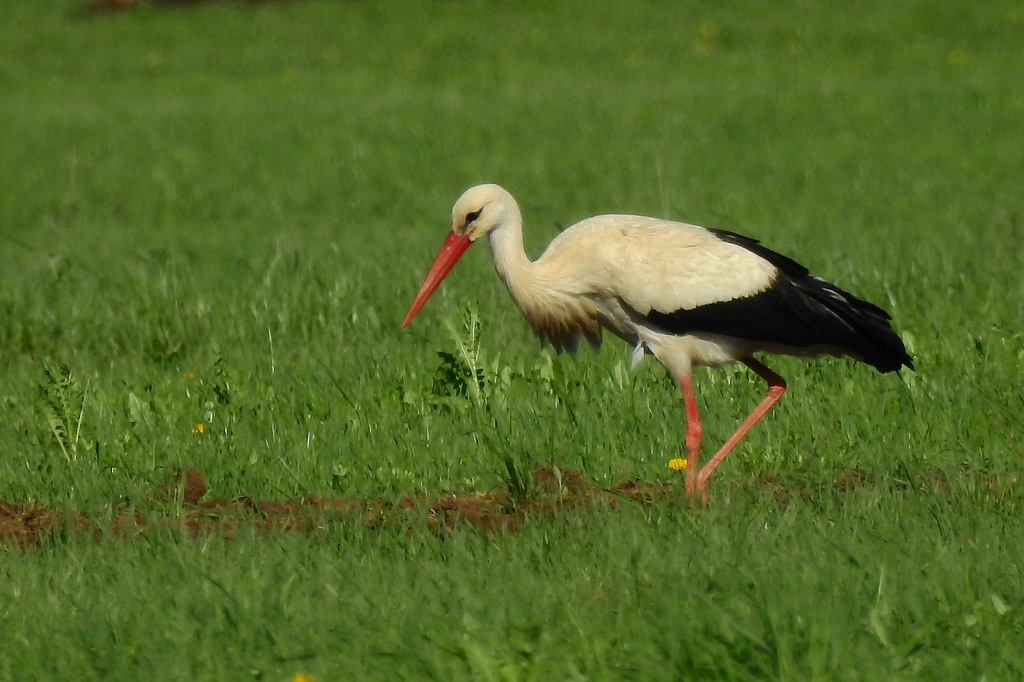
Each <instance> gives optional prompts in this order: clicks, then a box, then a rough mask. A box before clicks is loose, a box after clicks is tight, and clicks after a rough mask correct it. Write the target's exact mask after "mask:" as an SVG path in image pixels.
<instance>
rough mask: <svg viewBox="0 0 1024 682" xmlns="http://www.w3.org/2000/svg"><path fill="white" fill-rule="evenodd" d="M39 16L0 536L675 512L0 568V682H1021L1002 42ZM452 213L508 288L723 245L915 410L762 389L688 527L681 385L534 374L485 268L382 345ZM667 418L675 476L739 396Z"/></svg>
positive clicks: (1, 286)
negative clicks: (549, 481)
mask: <svg viewBox="0 0 1024 682" xmlns="http://www.w3.org/2000/svg"><path fill="white" fill-rule="evenodd" d="M74 6H75V3H73V2H70V1H62V2H51V3H19V2H13V1H12V0H0V373H2V376H3V382H2V384H0V500H5V501H7V502H8V503H11V504H18V505H21V504H26V503H29V502H33V503H37V504H39V505H45V506H47V507H50V508H54V509H59V510H68V511H71V510H82V511H86V512H88V513H89V514H90V517H91V518H92V519H93V520H94V523H96V524H97V525H98V526H99V527H100V528H106V529H108V530H109V527H110V526H111V525H112V524H113V523H114V521H113V519H114V517H115V516H116V514H117V513H119V512H125V510H128V511H130V512H132V513H134V512H135V511H137V512H138V513H139V514H141V515H143V516H147V517H160V518H165V517H166V516H167V515H171V516H173V515H174V514H175V513H180V512H181V508H180V504H179V505H177V506H176V504H175V502H174V501H173V500H172V501H166V500H165V501H162V502H161V501H156V500H154V491H156V490H158V485H159V483H160V482H162V481H166V480H168V479H169V478H170V477H171V475H172V474H173V473H174V472H176V471H179V470H184V469H199V470H201V471H202V472H203V473H204V474H205V476H206V478H207V480H208V482H209V486H210V493H209V495H210V496H216V497H233V496H242V495H246V496H253V497H260V498H269V499H276V500H286V499H293V498H296V497H299V496H301V495H324V496H337V497H348V496H356V497H359V498H364V499H368V498H382V499H390V500H398V499H400V498H401V497H402V496H404V495H406V494H409V493H412V494H424V495H443V494H445V493H448V492H453V491H463V492H471V491H487V490H493V489H495V488H500V487H501V486H503V485H507V484H509V483H510V481H511V480H512V479H514V475H513V474H511V473H510V471H513V472H517V473H519V474H522V473H523V472H527V473H528V472H529V471H530V470H532V469H534V468H536V467H541V466H549V465H557V466H561V467H566V468H569V469H577V470H579V471H581V472H582V473H583V475H584V476H585V477H586V478H587V480H589V481H591V482H593V483H594V484H596V485H599V486H612V485H615V484H616V483H617V482H619V481H622V480H630V479H635V480H639V481H642V482H644V483H645V484H650V485H652V486H658V485H660V484H662V483H665V484H668V485H669V489H667V490H666V491H665V492H663V493H660V494H658V495H656V496H655V497H654V500H653V502H652V503H651V504H649V505H644V504H639V503H628V502H627V503H623V504H619V505H616V506H615V507H614V508H606V507H604V506H600V505H595V506H594V507H593V508H584V509H574V510H567V511H565V512H564V513H560V514H557V515H555V516H554V517H553V518H548V517H543V518H541V517H538V518H524V519H522V520H521V522H520V523H519V524H518V531H517V532H515V533H503V532H498V533H494V532H484V531H482V530H478V529H475V528H472V527H465V528H459V529H456V531H455V532H454V533H452V534H450V535H448V534H438V533H436V532H433V531H431V530H429V529H428V528H427V524H426V522H425V521H424V520H423V519H417V518H415V517H414V518H411V519H410V520H409V523H408V527H407V528H405V529H404V530H393V529H387V528H385V529H377V530H373V529H368V528H366V527H364V526H363V524H361V523H359V522H356V521H353V520H352V519H348V518H338V519H336V520H334V521H331V522H328V523H326V524H325V527H324V528H323V529H322V530H320V531H317V532H309V533H270V534H256V533H248V534H247V533H238V534H236V535H235V536H234V537H233V538H231V539H227V538H224V537H220V536H212V537H204V538H198V539H197V538H193V537H190V536H189V535H188V534H187V533H185V532H179V531H177V530H175V529H174V527H173V526H170V525H164V526H161V525H159V524H154V525H153V526H152V528H151V530H150V531H147V532H143V533H138V534H134V535H131V536H130V537H128V536H121V537H115V536H114V534H113V533H111V532H106V531H105V532H103V533H102V537H101V539H99V540H98V541H97V540H94V539H92V537H91V536H89V537H87V536H84V535H80V534H75V533H70V532H69V533H58V534H56V535H55V536H54V537H53V538H47V539H46V540H45V541H44V542H43V543H42V545H40V546H31V547H20V546H19V545H17V544H16V543H13V542H10V543H8V544H7V545H5V546H4V549H3V550H0V679H4V680H7V679H10V680H14V679H18V680H32V679H40V680H44V679H45V680H55V679H65V680H71V679H75V680H88V679H104V680H137V679H140V678H141V679H151V680H177V679H181V680H186V679H187V680H213V679H218V680H219V679H225V680H236V679H237V680H246V679H257V680H292V679H294V678H295V676H296V675H302V674H304V675H311V676H313V677H314V678H315V679H317V680H343V679H380V680H384V679H387V680H394V679H403V678H404V679H443V680H451V679H485V680H531V679H533V680H561V679H643V680H672V679H728V680H759V679H778V680H810V679H816V680H836V679H849V680H880V679H920V680H933V679H985V680H1008V679H1020V678H1021V677H1024V653H1022V649H1021V647H1020V642H1021V641H1024V596H1022V595H1024V518H1022V514H1024V494H1022V490H1021V484H1020V482H1019V479H1018V477H1019V475H1020V473H1021V471H1022V469H1024V462H1022V458H1024V429H1022V424H1024V399H1022V397H1021V395H1022V394H1021V386H1022V385H1024V350H1022V349H1024V331H1022V324H1021V323H1022V320H1024V274H1022V273H1024V249H1022V245H1024V191H1022V179H1024V84H1022V83H1024V80H1022V79H1021V74H1022V73H1024V50H1022V49H1021V46H1022V45H1024V4H1021V2H1019V1H1016V0H1015V1H1007V2H1002V1H999V2H992V3H987V4H975V5H971V6H970V7H968V6H967V5H963V4H955V3H931V2H915V1H912V0H897V1H896V2H871V1H865V2H853V3H845V4H834V3H806V2H798V1H792V2H779V3H771V4H770V11H766V9H768V8H769V5H766V4H764V3H754V2H737V3H729V4H723V3H718V2H695V3H686V4H685V5H681V4H675V3H657V2H637V3H627V2H611V1H604V0H601V1H594V0H588V1H586V2H583V1H572V2H565V3H558V4H553V3H541V2H523V3H513V2H474V1H467V2H456V1H450V0H445V1H440V2H426V1H419V2H414V1H412V0H393V1H389V2H369V1H366V2H363V1H355V2H340V1H336V2H331V1H327V0H321V1H315V0H308V1H304V2H294V3H281V4H278V3H266V4H259V5H255V6H250V5H248V4H245V3H230V2H225V3H220V4H215V5H211V6H204V7H197V8H192V9H187V10H186V9H178V10H175V9H168V8H163V9H161V8H157V7H153V6H150V5H148V4H144V3H143V4H140V5H139V6H137V7H136V8H134V9H132V10H131V11H128V12H125V13H122V14H118V15H112V16H96V17H89V18H76V17H73V16H71V15H69V13H68V10H69V9H71V8H73V7H74ZM480 182H499V183H501V184H502V185H504V186H505V187H507V188H508V189H509V190H510V191H511V192H512V193H513V194H514V195H516V196H517V198H518V199H519V201H520V204H521V206H522V209H523V213H524V219H525V222H526V233H527V234H526V242H527V250H528V251H530V252H531V254H532V255H537V254H539V253H540V251H541V249H542V248H543V246H544V244H546V243H547V241H548V240H549V239H550V238H551V237H552V236H554V235H555V234H557V232H558V231H559V230H560V229H562V228H564V227H566V226H567V225H569V224H572V223H573V222H575V221H577V220H579V219H581V218H584V217H586V216H589V215H594V214H598V213H607V212H619V213H621V212H629V213H641V214H650V215H657V216H662V217H668V218H673V219H680V220H686V221H689V222H695V223H698V224H703V225H707V226H710V227H719V228H724V229H729V230H734V231H737V232H740V233H743V234H749V235H751V236H755V237H758V238H760V239H762V240H763V241H764V242H765V243H766V244H767V245H768V246H770V247H772V248H774V249H777V250H779V251H782V252H783V253H786V254H788V255H791V256H793V257H795V258H796V259H797V260H799V261H801V262H803V263H805V264H806V265H808V266H809V267H811V268H812V270H813V271H815V272H816V273H818V274H821V275H823V276H826V277H828V278H829V279H830V280H832V281H834V282H836V283H837V284H838V285H840V286H841V287H843V288H845V289H848V290H851V291H853V292H856V293H857V294H859V295H861V296H863V297H865V298H868V299H869V300H872V301H875V302H877V303H879V304H880V305H882V306H883V307H885V308H886V309H888V310H889V311H890V312H891V313H892V314H893V317H894V323H895V326H896V328H897V329H898V330H899V331H900V333H901V335H902V337H903V338H904V340H905V342H906V344H907V346H908V348H909V349H910V351H911V353H912V355H913V356H914V359H915V364H916V367H917V371H916V372H904V373H903V374H902V375H900V376H896V375H885V376H882V375H879V374H877V373H875V372H874V371H873V370H871V369H870V368H868V367H865V366H863V365H858V364H856V363H854V362H852V361H849V360H836V359H823V360H820V361H817V362H814V363H807V362H804V361H801V360H797V359H792V358H776V359H769V364H771V366H772V367H773V368H775V369H776V370H778V371H779V372H780V373H782V374H783V375H784V376H786V377H787V379H788V380H789V387H790V390H789V392H788V393H787V394H786V397H785V398H784V399H783V401H782V402H781V403H780V404H779V405H778V406H777V407H776V409H775V410H774V411H773V412H772V413H771V414H770V415H769V416H768V417H767V418H766V419H765V420H764V422H763V423H761V424H759V425H758V427H757V428H756V429H755V430H754V431H752V432H751V434H750V435H749V436H748V438H747V439H746V440H745V441H744V442H743V443H742V445H741V446H740V447H739V448H738V449H737V450H736V451H735V452H734V453H733V454H732V455H731V456H730V457H729V459H727V460H726V462H725V464H724V465H723V466H722V467H721V468H720V469H719V471H718V473H716V475H715V477H714V478H713V479H712V482H711V486H710V492H711V498H712V499H711V503H710V504H709V505H708V506H707V507H706V508H703V509H700V510H697V511H693V512H691V511H690V507H689V505H688V504H687V501H686V499H685V497H684V496H683V495H682V493H681V490H680V488H681V479H680V478H679V477H678V476H677V475H675V474H674V473H673V472H670V471H669V470H668V468H667V467H666V463H667V461H668V460H669V459H670V458H672V457H676V456H680V455H681V452H682V445H683V437H684V434H685V423H684V420H683V410H682V403H681V400H680V399H679V395H678V388H677V387H676V386H675V385H674V384H673V382H672V380H671V378H670V377H669V376H668V375H667V374H666V373H665V371H664V369H662V368H661V366H660V365H658V364H657V363H656V362H651V361H649V362H648V363H646V364H645V365H644V366H643V367H642V368H641V369H640V370H639V371H637V372H631V371H630V370H629V349H628V348H626V347H625V346H624V345H623V344H621V343H620V342H618V341H617V340H615V339H613V338H609V339H608V340H607V341H606V343H605V347H604V348H603V349H602V351H601V352H600V353H597V354H595V353H592V352H590V351H589V350H587V351H585V352H581V353H580V354H579V355H578V356H577V357H570V356H557V355H555V354H553V353H551V352H550V351H549V350H541V349H539V347H538V344H537V342H536V340H535V339H534V338H533V337H532V336H531V334H530V332H529V330H528V327H527V325H526V324H525V322H524V321H523V320H522V319H521V317H520V315H519V313H518V312H517V311H516V310H515V308H514V306H513V304H512V302H511V300H510V299H509V297H508V295H507V293H506V292H505V291H504V290H503V287H502V285H501V283H500V282H499V281H498V279H497V278H496V277H495V275H494V272H493V267H492V265H491V263H490V258H489V254H488V253H487V250H486V248H484V247H478V248H477V249H474V250H473V252H472V253H470V254H469V255H467V257H466V258H465V259H464V263H462V264H461V265H460V268H459V269H458V270H457V271H456V272H455V273H453V275H452V276H451V277H450V278H449V280H448V283H447V284H446V285H445V287H444V288H443V289H442V290H441V291H439V293H438V294H437V295H436V296H435V298H434V299H433V300H432V301H431V302H430V304H429V305H428V306H427V307H426V309H425V310H424V311H423V313H421V314H420V316H419V317H418V318H417V320H416V322H415V324H414V325H412V326H411V327H410V329H408V330H400V329H399V327H398V325H399V321H400V320H401V317H402V314H403V313H404V311H405V308H406V306H407V305H408V303H409V301H410V300H411V298H412V296H413V294H414V293H415V291H416V289H417V287H418V286H419V284H420V281H421V278H422V276H423V275H424V274H425V271H426V268H427V266H428V265H429V263H430V260H431V258H432V257H433V254H434V252H435V250H436V248H437V247H438V246H439V245H440V242H441V240H442V239H443V237H444V235H445V232H446V230H447V229H448V215H449V210H450V206H451V204H452V202H453V201H454V200H455V199H456V198H457V197H458V195H459V194H460V193H461V191H462V190H463V189H465V188H466V187H468V186H470V185H473V184H477V183H480ZM473 376H477V377H478V378H479V380H478V381H476V382H474V381H473V380H472V378H470V379H468V380H467V378H466V377H473ZM696 385H697V391H698V398H699V402H700V407H701V410H702V411H703V415H704V416H705V440H706V443H705V448H706V449H709V448H711V447H712V446H713V445H714V444H717V443H719V442H721V441H722V440H723V439H724V438H725V437H727V436H728V435H729V434H730V433H731V430H732V429H733V428H735V425H736V423H737V421H738V420H739V419H741V418H742V417H743V416H744V415H745V414H746V413H747V412H748V411H749V410H750V408H751V407H752V406H753V405H754V404H755V403H756V401H757V400H758V399H759V398H760V397H761V395H762V392H763V384H762V383H761V382H760V381H759V380H758V379H757V378H756V377H754V376H752V375H750V374H749V372H746V371H745V370H743V369H742V368H727V369H724V370H717V371H707V370H699V371H698V373H697V377H696ZM848 481H858V483H857V484H856V485H844V482H848ZM526 494H527V495H528V494H529V491H527V492H526ZM179 502H180V500H179ZM300 679H301V678H300Z"/></svg>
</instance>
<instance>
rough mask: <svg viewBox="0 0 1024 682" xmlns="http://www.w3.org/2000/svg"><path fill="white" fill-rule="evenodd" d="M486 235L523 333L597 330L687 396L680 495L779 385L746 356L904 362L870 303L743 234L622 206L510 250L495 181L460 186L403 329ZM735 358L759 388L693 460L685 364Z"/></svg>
mask: <svg viewBox="0 0 1024 682" xmlns="http://www.w3.org/2000/svg"><path fill="white" fill-rule="evenodd" d="M484 235H486V236H487V237H488V238H489V240H490V243H491V252H492V254H493V256H494V266H495V268H496V269H497V271H498V276H499V277H501V280H502V281H503V282H504V283H505V286H507V287H508V290H509V293H510V294H511V295H512V299H513V300H514V301H515V303H516V306H517V307H518V308H519V310H520V311H521V312H522V313H523V316H524V317H526V319H527V321H528V322H529V323H530V325H531V326H532V327H533V330H534V332H536V334H537V335H538V336H539V337H540V338H541V339H542V340H543V341H548V342H550V343H551V345H552V346H554V347H555V348H556V349H557V350H558V351H559V352H560V351H562V350H568V351H570V352H574V351H575V350H576V347H577V345H578V344H579V340H580V338H581V337H583V338H585V339H586V340H587V341H589V342H590V344H591V345H592V346H593V347H594V348H595V349H596V348H598V347H599V346H600V344H601V328H602V327H604V328H605V329H607V330H609V331H610V332H612V333H613V334H615V335H616V336H618V337H619V338H621V339H623V340H624V341H625V342H626V343H628V344H630V345H632V346H633V347H634V351H633V362H634V365H636V364H637V363H639V362H640V360H642V359H643V356H644V354H646V353H650V354H652V355H654V357H656V358H658V360H659V361H661V363H662V364H663V365H665V367H666V368H668V370H669V371H670V372H671V373H672V375H673V376H674V377H675V378H676V380H677V381H678V382H679V385H680V388H681V389H682V392H683V401H684V403H685V406H686V422H687V429H686V451H687V474H686V492H687V494H688V495H690V496H693V495H694V494H700V495H701V496H702V498H703V499H705V500H706V499H707V492H706V485H707V480H708V477H710V476H711V474H712V473H713V472H714V471H715V469H716V468H717V467H718V465H719V464H721V463H722V460H723V459H725V456H726V455H727V454H729V451H730V450H732V449H733V448H734V447H735V446H736V444H737V443H738V442H739V441H740V439H742V438H743V436H744V435H746V433H747V431H749V430H750V428H751V427H752V426H753V425H754V424H755V423H757V421H758V420H759V419H761V417H763V416H764V415H765V413H766V412H768V410H769V409H770V408H771V407H772V405H774V404H775V403H776V402H778V400H779V398H780V397H782V394H783V392H785V390H786V382H785V380H783V378H782V377H781V376H779V375H778V374H776V373H775V372H773V371H772V370H770V369H769V368H768V367H766V366H765V365H764V364H762V363H761V362H760V361H758V360H756V359H754V353H756V352H759V351H767V352H770V353H785V354H788V355H800V356H811V357H814V356H819V355H824V354H827V355H836V356H841V355H848V356H851V357H853V358H855V359H857V360H860V361H862V362H866V363H867V364H869V365H871V366H873V367H875V368H876V369H877V370H879V371H880V372H892V371H896V370H899V369H900V368H901V367H902V366H903V365H906V366H907V367H911V368H912V367H913V365H912V363H911V359H910V356H909V355H908V354H907V351H906V348H904V346H903V342H902V341H901V340H900V337H899V336H897V335H896V333H895V332H894V331H893V329H892V327H890V326H889V319H890V318H889V315H888V314H887V313H886V312H885V311H884V310H882V309H881V308H879V307H877V306H875V305H873V304H871V303H868V302H867V301H863V300H861V299H858V298H856V297H854V296H852V295H850V294H848V293H846V292H845V291H843V290H842V289H840V288H839V287H837V286H835V285H833V284H830V283H828V282H826V281H825V280H823V279H821V278H820V277H815V276H813V275H811V274H809V273H808V271H807V268H805V267H803V266H802V265H800V264H798V263H796V262H795V261H793V260H791V259H789V258H787V257H786V256H783V255H781V254H778V253H776V252H774V251H771V250H769V249H767V248H765V247H764V246H761V245H760V244H759V243H758V241H757V240H756V239H751V238H749V237H743V236H741V235H738V234H734V233H732V232H726V231H723V230H711V229H706V228H703V227H697V226H696V225H687V224H685V223H679V222H673V221H669V220H659V219H657V218H646V217H642V216H634V215H602V216H596V217H594V218H588V219H586V220H583V221H581V222H579V223H576V224H575V225H573V226H572V227H569V228H568V229H566V230H565V231H563V232H562V233H561V234H559V235H558V236H557V237H556V238H555V239H554V240H553V241H552V242H551V244H550V245H549V246H548V248H547V250H546V251H545V252H544V254H543V255H542V256H541V257H540V258H538V259H537V260H536V261H532V262H531V261H530V259H529V258H528V257H527V256H526V253H525V251H524V250H523V234H522V216H521V214H520V212H519V206H518V204H516V201H515V199H513V198H512V195H511V194H509V193H508V192H507V191H506V190H504V189H503V188H501V187H499V186H498V185H479V186H477V187H472V188H470V189H469V190H467V191H466V192H465V193H464V194H463V195H462V196H461V197H459V200H458V201H457V202H455V206H454V208H453V209H452V227H451V233H450V234H449V235H448V238H447V239H446V240H445V242H444V244H443V245H442V246H441V250H440V251H439V252H438V254H437V257H436V258H435V259H434V263H433V265H432V266H431V268H430V271H429V272H428V273H427V276H426V279H424V280H423V285H422V286H421V287H420V290H419V293H417V294H416V298H415V299H414V300H413V302H412V305H410V306H409V311H408V312H407V313H406V314H405V319H404V320H403V321H402V326H403V327H405V326H406V325H408V324H409V322H411V321H412V319H413V317H415V316H416V314H417V313H418V312H419V311H420V309H421V308H422V307H423V305H424V304H425V303H426V301H427V299H428V298H430V295H431V294H432V293H433V292H434V290H435V289H437V287H438V285H439V284H440V283H441V280H443V279H444V277H445V276H446V275H447V274H448V272H449V271H451V269H452V267H453V266H454V265H455V263H456V262H457V261H458V260H459V258H460V257H461V256H462V254H463V253H465V251H466V249H467V248H469V245H470V244H472V243H473V242H474V241H476V240H477V239H478V238H480V237H483V236H484ZM735 361H739V362H742V363H743V364H745V365H746V366H747V367H749V368H750V369H752V370H753V371H754V372H756V373H757V374H758V375H760V376H761V377H762V378H763V379H764V380H765V381H767V382H768V393H767V395H766V396H765V398H764V399H763V400H762V401H761V403H760V404H759V405H758V406H757V407H756V408H754V411H753V412H751V413H750V416H748V417H747V418H746V420H744V421H743V423H742V424H740V426H739V428H738V429H736V432H735V433H734V434H733V435H732V437H730V438H729V440H727V441H726V442H725V444H724V445H723V446H722V447H721V448H720V449H719V450H718V452H717V453H715V455H714V456H713V457H712V458H711V459H710V460H708V462H707V463H705V464H704V466H703V467H699V454H700V443H701V437H702V434H703V430H702V428H701V424H700V416H699V415H698V412H697V401H696V398H695V397H694V394H693V380H692V372H693V367H694V365H709V366H720V365H723V364H725V363H729V362H735Z"/></svg>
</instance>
